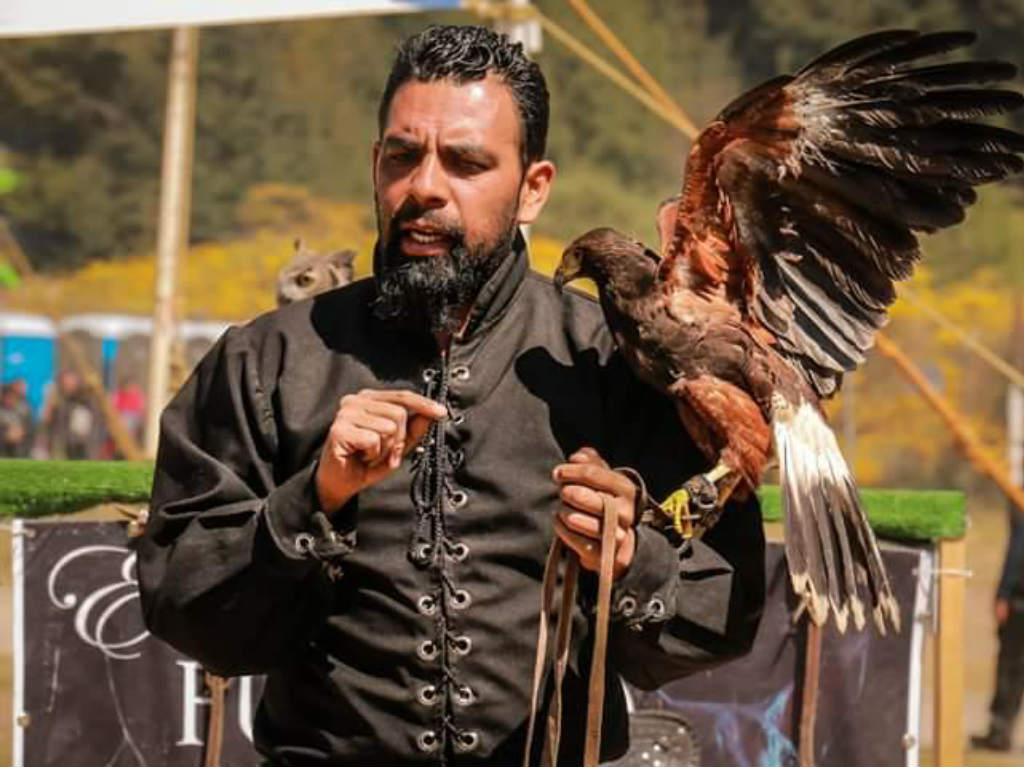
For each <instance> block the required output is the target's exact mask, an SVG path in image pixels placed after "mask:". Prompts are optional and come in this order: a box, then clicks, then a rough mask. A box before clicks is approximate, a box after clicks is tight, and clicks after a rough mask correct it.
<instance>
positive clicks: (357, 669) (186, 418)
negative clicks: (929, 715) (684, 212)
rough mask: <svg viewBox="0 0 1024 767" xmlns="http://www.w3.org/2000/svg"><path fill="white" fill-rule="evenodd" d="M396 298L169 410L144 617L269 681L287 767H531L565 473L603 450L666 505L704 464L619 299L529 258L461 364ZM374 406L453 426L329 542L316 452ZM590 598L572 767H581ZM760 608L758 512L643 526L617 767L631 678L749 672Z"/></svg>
mask: <svg viewBox="0 0 1024 767" xmlns="http://www.w3.org/2000/svg"><path fill="white" fill-rule="evenodd" d="M374 296H375V284H374V282H373V280H363V281H359V282H356V283H353V284H351V285H348V286H346V287H343V288H339V289H337V290H334V291H332V292H330V293H326V294H324V295H321V296H319V297H317V298H315V299H311V300H308V301H304V302H300V303H297V304H293V305H291V306H288V307H285V308H283V309H280V310H278V311H275V312H271V313H270V314H267V315H264V316H262V317H260V318H258V319H256V320H254V321H253V322H251V323H250V324H248V325H247V326H245V327H241V328H232V329H230V330H229V331H228V332H227V333H226V334H225V335H224V336H223V337H222V338H221V339H220V341H219V342H218V343H217V344H216V346H215V347H214V348H213V349H212V350H211V351H210V353H209V354H208V355H207V356H206V357H205V359H204V360H203V361H202V362H201V363H200V365H199V366H198V368H197V369H196V370H195V372H194V373H193V374H192V376H191V378H190V379H189V380H188V382H187V383H186V384H185V386H184V387H183V388H182V390H181V391H180V392H179V393H178V395H177V396H176V397H175V399H174V400H173V402H172V403H171V404H170V405H169V406H168V408H167V410H166V411H165V412H164V414H163V418H162V421H161V436H160V447H159V454H158V457H157V466H156V477H155V481H154V486H153V496H152V511H151V515H150V520H149V523H148V529H147V530H146V534H145V536H144V538H143V539H142V540H141V542H140V544H139V545H140V549H139V560H138V561H139V580H140V586H141V592H142V603H143V609H144V612H145V617H146V622H147V625H148V626H149V628H150V629H151V630H152V632H153V633H154V634H156V635H157V636H158V637H161V638H163V639H164V640H166V641H167V642H169V643H170V644H172V645H174V646H175V647H177V648H178V649H180V650H181V651H183V652H185V653H187V654H189V655H191V656H193V657H194V658H196V659H198V660H199V661H201V662H202V663H203V664H205V665H206V666H207V667H208V668H210V669H211V670H213V671H215V672H217V673H220V674H223V675H237V674H249V673H266V674H267V681H266V687H265V691H264V696H263V699H262V701H261V703H260V706H259V709H258V712H257V715H256V721H255V739H256V745H257V748H258V749H259V750H260V752H261V753H263V754H264V755H265V756H266V757H267V758H268V760H269V761H270V762H271V763H273V764H287V765H292V764H338V765H341V764H352V765H371V764H382V765H385V764H386V765H399V764H430V763H443V762H445V761H447V762H449V763H454V764H467V765H483V764H494V765H512V764H519V763H521V760H522V753H523V748H524V744H525V737H526V735H525V731H526V721H527V715H528V709H529V703H530V684H531V677H532V667H533V660H534V652H535V645H536V641H537V629H538V612H539V606H540V584H541V574H542V571H543V567H544V559H545V555H546V552H547V550H548V546H549V544H550V542H551V539H552V534H553V533H552V529H553V515H554V513H555V511H556V510H557V509H558V508H559V499H558V488H557V485H556V483H555V482H554V481H553V479H552V476H551V472H552V469H553V468H554V466H555V465H556V464H558V463H561V462H563V461H564V460H565V458H566V456H568V455H570V454H571V453H572V452H573V451H575V450H576V449H577V448H579V447H581V446H584V445H590V446H593V447H594V448H596V449H597V450H598V451H599V452H600V453H601V455H602V456H603V457H604V458H605V459H606V460H607V461H608V462H609V463H610V464H611V465H612V466H630V467H633V468H635V469H636V470H637V471H638V472H639V473H640V474H641V475H642V476H643V478H644V479H645V481H646V484H647V486H648V488H649V489H650V491H651V494H652V495H653V496H655V497H659V498H660V497H663V496H665V495H666V494H668V493H669V492H671V490H673V489H674V488H676V487H678V486H679V485H680V484H681V483H682V482H683V481H684V480H686V479H687V478H689V477H690V476H692V475H693V474H694V473H696V472H698V471H701V470H705V469H706V468H707V464H706V462H705V461H704V460H703V458H702V457H701V455H700V454H699V453H698V451H697V450H696V448H695V447H694V445H693V443H692V442H691V441H690V439H689V438H688V437H687V436H686V434H685V432H684V430H683V428H682V427H681V425H680V423H679V420H678V419H677V417H676V414H675V411H674V410H673V408H672V406H671V404H670V403H669V402H667V401H665V400H664V399H663V398H662V397H661V396H660V395H658V394H656V393H654V392H653V391H652V390H650V389H648V388H646V387H645V386H644V385H643V384H641V383H639V382H638V381H637V380H636V379H635V378H634V377H633V376H632V375H631V373H630V372H629V370H628V369H627V368H626V366H625V364H624V362H623V360H622V359H621V357H620V356H619V355H618V354H617V353H616V352H615V350H614V346H613V343H612V340H611V337H610V335H609V333H608V331H607V330H606V328H605V324H604V321H603V318H602V315H601V311H600V308H599V307H598V305H597V303H596V302H595V301H593V300H592V299H590V298H589V297H587V296H584V295H582V294H580V293H576V292H570V291H567V292H566V293H565V294H559V293H558V292H557V291H556V290H555V289H554V287H553V286H552V284H551V281H550V280H548V279H547V278H545V277H542V276H540V275H538V274H536V273H533V272H532V271H530V270H529V267H528V262H527V256H526V251H525V247H524V246H522V243H520V246H519V247H518V248H517V249H516V250H515V251H514V252H513V253H512V254H511V255H510V256H509V257H508V258H507V259H506V260H505V262H504V263H503V264H502V265H501V267H500V268H499V270H498V272H496V274H495V275H494V276H493V277H492V279H491V280H490V281H489V282H488V283H487V285H486V286H485V288H484V289H483V290H482V292H481V295H480V296H479V297H478V300H477V303H476V305H475V307H474V311H473V313H472V315H471V318H470V323H469V327H468V330H467V332H466V333H465V334H464V335H463V337H462V338H459V339H457V340H455V341H454V342H453V343H452V345H451V348H450V351H449V353H448V355H447V358H442V356H441V355H440V354H439V352H438V349H437V346H436V344H435V343H434V342H433V340H432V339H431V338H429V337H427V336H424V337H419V336H417V335H415V334H410V333H409V332H407V331H402V330H400V329H398V328H395V327H392V326H390V325H389V324H387V323H385V322H382V321H381V320H379V319H377V318H375V316H374V315H373V312H372V308H371V305H372V302H373V299H374ZM364 388H408V389H413V390H417V391H421V392H425V393H426V394H427V395H428V396H432V397H434V398H436V399H443V401H445V402H446V403H447V405H448V408H449V412H450V414H451V415H450V417H449V418H448V419H447V421H446V422H445V423H444V424H443V427H439V429H440V430H439V433H438V434H437V435H436V437H437V439H435V440H431V441H430V444H428V445H425V446H423V448H422V449H420V450H418V451H417V452H416V454H415V455H410V457H408V458H407V459H406V461H405V463H404V464H403V466H402V467H401V468H400V469H399V470H397V471H395V472H394V473H392V474H391V475H389V476H388V477H387V478H386V479H385V480H383V481H382V482H380V483H379V484H377V485H375V486H373V487H371V488H369V489H367V490H365V491H363V492H362V493H360V494H359V495H358V496H357V497H356V498H354V499H352V500H351V501H350V502H349V503H348V504H347V505H346V506H345V507H343V508H342V509H341V510H339V511H338V512H336V513H335V514H333V515H332V517H331V520H330V526H328V525H326V524H324V523H325V522H326V517H325V516H324V515H323V514H322V513H321V514H317V499H316V493H315V490H314V488H313V483H312V479H313V475H314V471H315V467H316V461H317V457H318V455H319V453H320V450H321V447H322V445H323V442H324V439H325V435H326V432H327V429H328V427H329V425H330V423H331V421H332V419H333V416H334V414H335V412H336V409H337V407H338V402H339V399H340V398H341V397H342V396H343V395H345V394H346V393H352V392H357V391H359V390H361V389H364ZM438 443H439V444H438ZM318 522H320V523H321V524H317V523H318ZM331 527H333V531H332V530H331ZM339 562H340V577H338V575H339V568H338V567H337V565H338V564H339ZM593 591H594V589H593V582H592V579H591V581H590V582H589V583H588V582H587V581H586V580H585V581H584V583H583V584H582V586H581V591H580V597H579V599H578V605H577V607H576V614H575V616H574V624H575V629H574V637H575V638H576V641H575V644H574V647H573V651H572V656H571V660H570V669H569V672H568V675H567V679H566V682H565V688H564V690H565V696H566V698H565V705H564V709H563V710H564V718H563V735H562V750H561V758H560V759H559V764H574V763H578V762H579V761H580V759H581V756H582V742H583V732H584V725H585V722H584V719H585V712H586V695H587V684H586V677H587V673H588V668H589V665H588V664H589V656H590V646H591V641H590V631H589V628H590V626H591V623H592V619H593V615H592V603H593ZM763 602H764V539H763V533H762V526H761V516H760V510H759V508H758V506H757V504H756V501H749V502H745V503H731V504H730V506H729V508H728V509H727V510H726V512H725V514H724V515H723V518H722V519H721V521H720V522H719V523H718V524H717V526H716V527H715V528H714V529H712V530H711V531H710V532H709V533H708V534H707V535H706V536H705V537H704V539H703V540H699V541H693V542H690V543H686V544H683V545H681V546H678V547H677V546H675V545H673V543H672V542H671V541H670V540H669V539H668V538H667V537H666V536H665V535H664V534H663V533H662V532H661V531H659V530H656V529H654V528H652V527H648V526H646V525H641V526H639V527H638V529H637V550H636V558H635V560H634V562H633V564H632V565H631V567H630V569H629V570H628V571H627V572H626V573H625V574H624V575H623V576H622V577H621V578H620V579H619V580H618V581H617V582H616V585H615V589H614V593H613V603H612V604H613V617H612V621H613V623H612V627H611V636H610V644H609V657H608V672H607V673H608V677H609V678H608V680H606V688H607V690H608V694H607V700H606V704H605V717H604V718H605V724H604V736H603V748H602V752H603V758H604V759H609V758H614V757H616V756H618V755H621V754H622V753H623V752H624V751H625V749H626V746H627V743H628V730H627V717H626V710H625V702H624V697H623V692H622V687H621V685H620V684H619V682H618V678H619V677H622V678H625V679H626V680H627V681H628V682H629V683H631V684H633V685H636V686H638V687H640V688H643V689H651V688H654V687H657V686H659V685H661V684H663V683H665V682H668V681H669V680H672V679H676V678H678V677H681V676H684V675H686V674H690V673H692V672H694V671H697V670H699V669H704V668H707V667H709V666H711V665H714V664H717V663H720V662H722V661H724V660H727V659H729V658H733V657H736V656H738V655H741V654H743V653H744V652H746V651H747V650H748V649H749V647H750V646H751V644H752V642H753V639H754V634H755V632H756V629H757V624H758V620H759V617H760V614H761V609H762V606H763ZM550 693H551V690H550V683H549V685H548V687H547V688H546V689H545V694H544V705H545V706H546V705H547V700H548V699H549V698H550ZM541 721H543V720H541ZM543 729H544V728H543V727H539V728H538V730H543ZM538 739H539V738H538ZM533 748H534V751H533V753H534V754H539V744H534V746H533Z"/></svg>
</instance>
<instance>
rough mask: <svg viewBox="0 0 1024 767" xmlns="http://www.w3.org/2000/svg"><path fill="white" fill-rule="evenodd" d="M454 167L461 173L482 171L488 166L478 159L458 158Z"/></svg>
mask: <svg viewBox="0 0 1024 767" xmlns="http://www.w3.org/2000/svg"><path fill="white" fill-rule="evenodd" d="M456 167H458V169H459V170H460V171H462V172H463V173H483V172H484V171H485V170H487V169H488V166H487V165H486V164H485V163H483V162H480V161H478V160H465V159H464V160H459V161H458V163H456Z"/></svg>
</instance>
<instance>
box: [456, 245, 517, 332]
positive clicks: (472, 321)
mask: <svg viewBox="0 0 1024 767" xmlns="http://www.w3.org/2000/svg"><path fill="white" fill-rule="evenodd" d="M529 265H530V259H529V257H528V255H527V247H526V239H525V238H524V237H523V233H522V231H521V230H520V229H519V228H518V227H517V228H516V237H515V240H514V241H513V242H512V250H511V251H510V252H509V254H508V255H507V256H506V257H505V259H504V260H503V261H502V262H501V263H500V264H498V268H497V269H495V270H494V274H492V275H491V277H490V279H488V280H487V282H485V283H484V286H483V287H482V288H481V289H480V293H479V294H478V295H477V297H476V301H474V302H473V308H472V309H471V310H470V313H469V321H468V322H467V323H466V330H465V332H464V333H463V334H462V337H461V339H460V340H463V341H464V340H466V339H467V338H469V337H470V336H472V335H473V334H474V333H476V332H478V331H479V330H482V329H483V328H484V327H486V326H487V325H490V324H491V323H493V322H494V321H495V320H497V319H498V318H499V317H501V316H502V315H503V314H504V313H505V311H506V310H507V309H508V307H509V305H510V304H511V303H512V299H513V298H514V297H515V295H516V293H517V292H518V291H519V286H520V285H522V284H523V277H525V276H526V271H527V269H528V268H529Z"/></svg>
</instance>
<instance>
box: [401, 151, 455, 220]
mask: <svg viewBox="0 0 1024 767" xmlns="http://www.w3.org/2000/svg"><path fill="white" fill-rule="evenodd" d="M411 182H412V183H411V184H410V187H409V194H410V195H411V196H412V198H413V199H414V200H415V201H416V202H417V203H419V205H421V206H422V207H423V208H426V209H434V208H443V207H444V206H445V205H446V204H447V203H448V185H447V180H446V178H445V175H444V168H442V167H441V163H439V162H438V160H437V157H436V156H435V155H432V154H428V155H425V156H424V157H423V160H422V161H421V162H420V164H419V165H418V166H417V167H416V170H415V171H414V172H413V176H412V180H411Z"/></svg>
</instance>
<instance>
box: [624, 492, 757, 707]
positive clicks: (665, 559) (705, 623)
mask: <svg viewBox="0 0 1024 767" xmlns="http://www.w3.org/2000/svg"><path fill="white" fill-rule="evenodd" d="M764 545H765V544H764V533H763V529H762V526H761V511H760V508H759V506H758V504H757V501H756V499H751V500H749V501H745V502H742V503H736V502H734V503H729V504H727V506H726V509H725V512H724V513H723V514H722V518H721V519H720V520H719V521H718V523H717V524H716V525H715V526H714V527H713V528H712V529H711V530H710V531H708V532H707V533H706V534H705V535H704V537H703V538H701V539H697V540H691V541H687V542H686V543H684V544H683V545H681V546H679V547H678V548H677V547H676V546H674V545H673V544H672V543H671V542H670V541H669V539H668V538H667V537H666V536H665V534H664V533H663V532H661V531H660V530H656V529H654V528H652V527H648V526H646V525H641V526H640V527H638V528H637V550H636V555H635V559H634V562H633V565H632V566H631V567H630V569H629V570H628V571H627V572H626V574H625V575H624V576H623V577H622V578H621V579H620V580H619V581H618V582H617V583H616V586H615V589H614V590H613V593H612V612H613V621H614V623H613V627H612V629H611V632H612V633H611V646H612V653H613V656H612V657H613V658H614V659H615V660H614V662H615V666H616V669H617V670H618V672H619V673H620V674H622V676H623V677H625V678H626V680H627V681H629V682H630V683H632V684H634V685H636V686H637V687H639V688H641V689H645V690H651V689H654V688H656V687H659V686H661V685H663V684H665V683H666V682H669V681H671V680H673V679H678V678H680V677H683V676H686V675H688V674H691V673H693V672H695V671H699V670H702V669H706V668H709V667H711V666H715V665H718V664H720V663H723V662H725V661H727V660H731V659H733V658H738V657H740V656H742V655H745V654H746V653H747V652H749V651H750V648H751V647H752V646H753V643H754V637H755V636H756V634H757V627H758V624H759V622H760V618H761V612H762V610H763V608H764V595H765V571H764Z"/></svg>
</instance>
